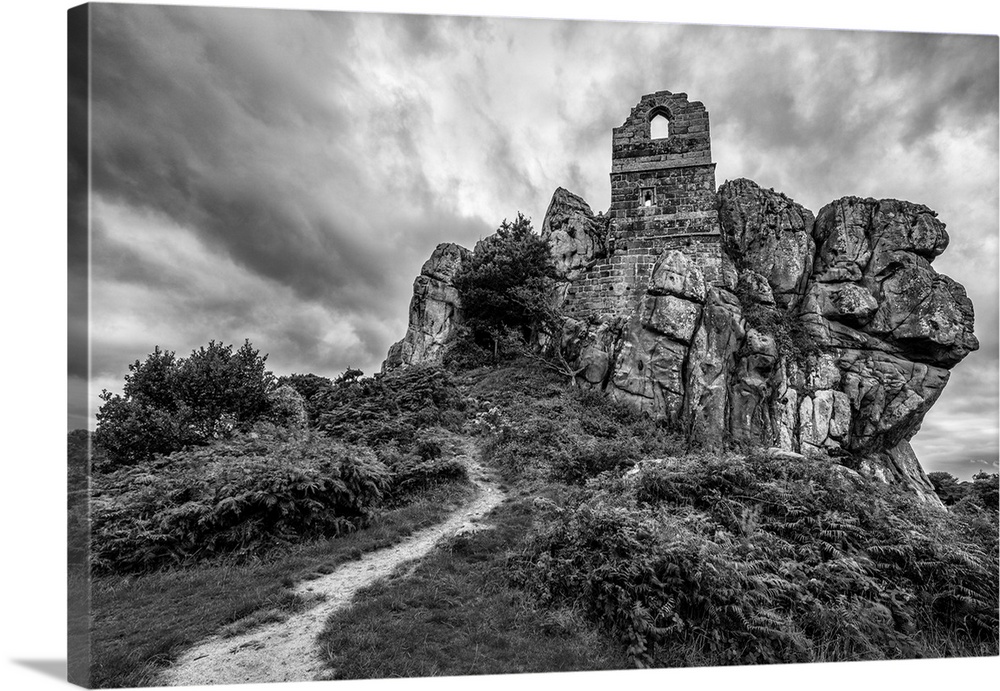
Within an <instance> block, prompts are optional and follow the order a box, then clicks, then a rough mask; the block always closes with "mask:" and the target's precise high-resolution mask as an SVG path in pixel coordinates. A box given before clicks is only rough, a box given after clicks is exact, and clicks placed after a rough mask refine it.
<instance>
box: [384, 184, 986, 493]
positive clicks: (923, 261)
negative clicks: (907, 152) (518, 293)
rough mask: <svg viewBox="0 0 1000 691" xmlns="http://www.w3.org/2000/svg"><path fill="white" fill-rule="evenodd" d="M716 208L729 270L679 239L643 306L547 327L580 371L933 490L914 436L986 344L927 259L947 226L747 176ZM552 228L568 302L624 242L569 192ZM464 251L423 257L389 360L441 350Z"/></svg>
mask: <svg viewBox="0 0 1000 691" xmlns="http://www.w3.org/2000/svg"><path fill="white" fill-rule="evenodd" d="M717 209H718V217H719V226H720V230H721V244H722V248H723V253H722V266H721V267H714V268H713V270H712V271H711V272H709V271H707V270H706V267H703V266H701V265H700V263H699V260H698V258H697V257H696V256H693V255H689V254H688V253H686V252H685V251H684V248H683V247H681V248H677V247H674V248H672V249H666V250H664V251H663V252H662V254H660V255H659V257H658V259H657V260H656V263H655V264H654V266H653V269H652V271H651V272H650V274H649V278H648V280H647V281H645V282H644V284H643V285H635V286H632V290H633V291H634V296H635V299H634V301H633V305H634V306H633V307H632V308H631V312H628V313H619V314H605V313H595V314H593V315H587V317H586V318H577V319H569V318H567V319H565V321H564V323H563V326H562V332H561V333H559V334H551V337H552V338H550V342H552V343H558V344H559V347H561V348H562V352H563V353H564V354H565V356H566V357H567V358H568V360H569V361H570V362H571V364H573V365H574V369H579V371H580V373H579V375H578V378H579V383H580V384H581V385H583V386H590V387H593V388H596V389H601V390H603V391H606V392H607V394H608V395H610V396H613V397H615V398H617V399H620V400H623V401H627V402H629V403H631V404H632V405H634V406H636V407H637V408H640V409H642V410H644V411H647V412H648V413H650V414H651V415H655V416H657V417H662V418H666V419H668V420H670V421H671V422H672V423H674V424H675V425H677V427H678V428H679V429H681V430H683V432H684V433H685V434H686V435H687V437H688V439H689V440H690V442H691V444H692V445H693V446H700V447H705V448H718V447H720V446H723V445H725V444H734V443H735V444H745V445H747V446H751V447H762V448H777V449H780V450H783V451H786V452H793V453H800V454H804V455H815V454H828V455H831V456H836V457H839V458H841V459H843V460H842V462H843V463H845V464H846V465H849V466H852V467H855V468H856V469H858V470H860V471H862V472H866V473H869V474H871V475H875V476H877V477H879V478H881V479H883V480H884V481H886V482H891V483H901V484H904V485H906V486H908V487H910V488H912V489H913V491H915V492H916V493H917V494H918V495H919V496H921V497H923V498H925V499H927V500H929V501H934V502H936V501H937V498H936V496H935V495H934V492H933V488H932V487H931V485H930V483H929V482H928V480H927V477H926V476H925V474H924V472H923V470H922V469H921V467H920V464H919V462H918V461H917V459H916V457H915V456H914V453H913V451H912V449H911V448H910V445H909V440H910V438H912V436H913V435H914V434H915V433H916V432H917V430H918V429H919V427H920V423H921V420H922V419H923V417H924V415H925V414H926V413H927V411H928V409H930V407H931V406H932V405H933V404H934V402H935V401H936V400H937V398H938V396H940V395H941V391H942V390H943V389H944V386H945V384H946V383H947V382H948V377H949V370H950V369H951V368H952V367H954V366H955V365H956V364H958V363H959V362H960V361H961V360H962V359H963V358H964V357H965V356H966V355H968V354H969V353H970V352H971V351H973V350H976V349H977V348H978V347H979V344H978V341H977V340H976V337H975V335H974V334H973V308H972V303H971V301H970V300H969V298H968V297H967V296H966V293H965V289H964V288H963V287H962V286H961V285H960V284H958V283H957V282H955V281H954V280H952V279H951V278H949V277H947V276H944V275H942V274H939V273H938V272H937V271H935V270H934V268H933V267H932V266H931V262H932V261H933V260H934V258H935V257H937V256H938V255H939V254H941V252H943V251H944V250H945V248H946V247H947V246H948V234H947V232H946V231H945V226H944V224H943V223H941V221H939V220H938V218H937V215H936V214H935V212H933V211H932V210H930V209H929V208H927V207H926V206H923V205H920V204H914V203H911V202H905V201H897V200H894V199H882V200H876V199H860V198H857V197H845V198H843V199H838V200H837V201H834V202H832V203H830V204H828V205H827V206H825V207H823V208H822V209H820V211H819V213H818V214H815V215H814V214H813V213H812V212H810V211H809V210H807V209H805V208H803V207H802V206H800V205H799V204H796V203H795V202H794V201H792V200H791V199H789V198H788V197H786V196H785V195H783V194H780V193H778V192H775V191H773V190H767V189H763V188H761V187H759V186H758V185H757V184H756V183H754V182H752V181H750V180H745V179H740V180H735V181H731V182H727V183H725V184H724V185H722V187H720V188H719V190H718V194H717ZM542 235H543V236H544V237H546V238H548V239H549V242H550V246H551V247H552V252H553V260H554V262H555V264H556V267H557V269H558V271H559V274H560V276H562V277H563V278H562V280H561V281H560V282H559V283H558V284H557V286H556V289H555V291H554V295H553V300H554V302H556V303H557V304H558V303H560V302H564V301H565V300H566V299H567V297H566V296H567V295H568V292H569V291H568V290H567V288H568V286H571V285H573V282H574V281H575V280H577V279H578V278H579V276H580V275H581V274H582V273H583V272H584V271H585V270H586V268H587V267H588V266H590V265H592V264H593V263H594V262H596V261H597V260H598V259H604V258H606V257H608V256H609V255H613V254H614V251H615V250H614V242H613V240H611V239H610V235H609V233H608V223H607V220H606V218H605V217H604V216H603V215H596V216H595V215H594V214H593V212H592V211H591V209H590V207H589V206H588V205H587V203H586V202H585V201H584V200H583V199H581V198H580V197H578V196H577V195H574V194H572V193H570V192H568V191H566V190H564V189H561V188H560V189H558V190H557V191H556V193H555V194H554V195H553V199H552V202H551V204H550V205H549V208H548V211H547V213H546V216H545V220H544V222H543V224H542ZM467 256H468V251H467V250H465V249H464V248H461V247H458V246H457V245H452V244H446V245H440V246H439V247H438V248H437V249H436V250H435V252H434V254H433V255H432V257H431V258H430V259H429V260H428V262H427V263H426V264H425V265H424V267H423V270H422V271H421V275H420V277H418V278H417V280H416V282H415V284H414V296H413V300H412V302H411V305H410V324H409V328H408V330H407V334H406V337H405V338H404V339H403V340H402V341H400V342H399V343H397V344H395V345H394V346H393V347H392V349H391V350H390V352H389V356H388V358H387V361H386V365H385V366H386V367H387V368H392V367H398V366H405V365H408V364H415V363H427V362H440V360H441V356H442V354H443V352H444V350H445V349H446V348H447V347H448V345H449V344H450V343H451V341H452V340H453V339H454V337H455V334H456V327H457V325H458V324H459V323H460V321H461V305H460V301H459V299H458V295H457V292H456V291H455V289H454V287H453V286H452V285H451V283H450V279H451V277H452V276H453V275H454V273H455V271H456V269H457V267H458V266H459V265H460V263H461V262H462V261H463V260H464V259H465V258H466V257H467ZM706 275H712V276H714V277H715V279H714V280H711V281H710V280H707V279H706Z"/></svg>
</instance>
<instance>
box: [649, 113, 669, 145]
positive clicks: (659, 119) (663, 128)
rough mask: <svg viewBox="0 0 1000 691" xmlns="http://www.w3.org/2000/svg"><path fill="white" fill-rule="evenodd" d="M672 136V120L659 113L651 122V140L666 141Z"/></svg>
mask: <svg viewBox="0 0 1000 691" xmlns="http://www.w3.org/2000/svg"><path fill="white" fill-rule="evenodd" d="M669 136H670V120H668V119H667V116H666V115H664V114H663V113H657V114H656V115H654V116H653V117H652V119H651V120H650V121H649V138H650V139H666V138H667V137H669Z"/></svg>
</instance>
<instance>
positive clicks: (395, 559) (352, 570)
mask: <svg viewBox="0 0 1000 691" xmlns="http://www.w3.org/2000/svg"><path fill="white" fill-rule="evenodd" d="M465 446H466V452H467V456H466V457H467V458H468V459H469V460H468V465H467V469H468V473H469V477H470V479H471V480H472V482H473V483H474V484H475V485H476V486H477V488H478V490H479V492H478V494H477V495H476V497H475V498H474V499H473V500H472V501H471V502H469V503H468V504H467V505H466V506H464V507H462V508H460V509H458V510H457V511H455V513H453V514H452V515H451V516H450V517H449V518H448V519H447V520H445V521H444V522H443V523H439V524H438V525H435V526H432V527H430V528H426V529H424V530H421V531H420V532H418V533H414V534H413V535H412V536H411V537H410V538H409V539H407V540H405V541H404V542H401V543H399V544H397V545H394V546H392V547H387V548H385V549H382V550H378V551H376V552H371V553H369V554H366V555H364V556H362V557H361V558H360V559H359V560H357V561H353V562H349V563H347V564H344V565H343V566H341V567H339V568H338V569H336V570H335V571H333V572H331V573H329V574H327V575H325V576H322V577H320V578H317V579H315V580H310V581H304V582H302V583H299V584H297V585H296V586H294V590H295V592H297V593H299V594H300V595H303V596H305V597H307V598H310V599H316V600H317V601H318V604H317V605H316V606H315V607H313V608H311V609H308V610H306V611H303V612H299V613H296V614H293V615H292V616H290V617H289V618H288V619H285V620H284V621H281V622H276V623H271V624H267V625H264V626H261V627H259V628H255V629H253V630H251V631H248V632H246V633H243V634H240V635H237V636H233V637H223V636H222V635H219V634H217V635H215V636H212V637H211V638H209V639H207V640H205V641H203V642H202V643H200V644H198V645H196V646H194V647H193V648H192V649H190V650H188V651H187V652H186V653H184V654H183V655H182V656H181V657H180V658H179V659H178V660H177V661H175V662H174V664H173V665H171V666H170V667H168V668H167V669H165V670H164V671H163V672H162V673H161V674H160V677H159V679H158V680H157V684H158V685H162V686H186V685H194V684H202V685H205V684H243V683H263V682H289V681H309V680H312V679H314V678H316V677H317V676H322V674H323V672H324V670H325V668H324V665H323V663H322V662H321V661H320V659H319V657H318V654H317V649H316V637H317V636H318V635H319V634H320V633H321V632H322V631H323V626H324V624H325V623H326V620H327V619H328V618H329V616H330V615H331V614H333V613H334V612H336V611H338V610H340V609H342V608H344V607H346V606H347V605H348V604H350V602H351V600H352V598H353V597H354V595H355V593H357V592H358V591H359V590H360V589H361V588H364V587H365V586H368V585H371V584H372V583H374V582H375V581H377V580H379V579H381V578H385V577H386V576H388V575H389V574H391V573H392V572H393V571H395V570H396V569H397V568H399V567H400V566H401V565H403V564H406V563H408V562H412V561H414V560H416V559H419V558H421V557H423V556H424V555H425V554H427V553H428V552H430V551H431V550H432V549H433V548H434V546H435V545H436V544H437V543H438V541H440V540H441V539H442V538H446V537H451V536H453V535H456V534H460V533H462V532H466V531H470V530H475V529H476V521H478V520H479V519H481V518H482V517H483V516H485V515H486V514H487V513H489V512H490V511H491V510H492V509H493V508H495V507H496V506H497V505H499V504H500V502H501V501H503V498H504V495H503V492H502V491H501V490H500V486H499V484H498V482H497V480H496V478H495V477H494V476H493V475H492V474H490V473H489V472H487V471H486V470H485V469H484V468H483V466H482V465H481V464H480V463H479V460H478V453H477V450H476V448H475V446H474V444H473V442H472V441H471V440H467V441H466V443H465Z"/></svg>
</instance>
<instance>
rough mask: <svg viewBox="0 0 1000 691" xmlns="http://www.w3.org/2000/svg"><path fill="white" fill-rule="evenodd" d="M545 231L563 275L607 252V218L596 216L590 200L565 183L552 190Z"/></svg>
mask: <svg viewBox="0 0 1000 691" xmlns="http://www.w3.org/2000/svg"><path fill="white" fill-rule="evenodd" d="M541 234H542V237H543V238H545V239H546V240H548V241H549V245H550V247H551V250H552V261H553V263H554V264H555V267H556V272H557V274H558V275H559V276H560V277H562V278H574V277H576V276H577V275H579V273H580V271H581V270H583V269H585V268H586V267H587V266H588V265H589V264H590V263H591V262H593V261H594V260H595V259H597V258H599V257H603V256H605V255H606V253H607V235H608V222H607V219H605V218H603V217H598V216H595V215H594V212H593V211H591V209H590V206H589V205H588V204H587V202H585V201H584V200H583V199H582V198H581V197H579V196H577V195H575V194H573V193H572V192H570V191H568V190H565V189H563V188H562V187H560V188H558V189H556V191H555V192H554V193H553V194H552V200H551V201H550V202H549V208H548V210H547V211H546V212H545V218H544V220H543V221H542V228H541Z"/></svg>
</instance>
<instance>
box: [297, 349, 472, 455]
mask: <svg viewBox="0 0 1000 691" xmlns="http://www.w3.org/2000/svg"><path fill="white" fill-rule="evenodd" d="M359 374H360V372H359ZM314 408H315V410H316V417H317V427H318V428H319V429H320V430H322V431H323V432H325V433H326V434H329V435H330V436H332V437H336V438H338V439H343V440H344V441H347V442H351V443H361V444H367V445H369V446H373V447H375V446H379V445H382V444H387V443H396V444H399V445H401V446H403V447H406V448H408V447H409V446H410V445H411V444H413V443H414V442H415V441H416V439H417V432H418V430H420V429H423V428H426V427H432V426H444V427H449V428H458V427H460V426H461V425H462V424H463V423H464V421H465V415H464V413H463V410H464V408H465V400H464V398H463V397H462V395H461V393H460V392H459V390H458V387H457V386H455V383H454V381H453V379H452V376H451V374H450V373H448V372H447V371H446V370H443V369H441V368H438V367H433V366H423V367H407V368H405V369H402V370H396V371H393V372H389V373H387V374H385V375H378V376H375V377H371V378H361V377H360V376H358V377H351V378H347V379H344V380H342V381H340V382H339V383H335V384H334V386H332V387H330V388H329V389H328V390H326V391H323V392H321V393H320V394H318V395H317V397H316V398H315V399H314Z"/></svg>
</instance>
